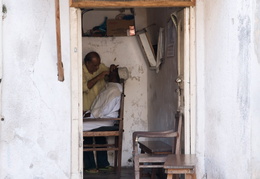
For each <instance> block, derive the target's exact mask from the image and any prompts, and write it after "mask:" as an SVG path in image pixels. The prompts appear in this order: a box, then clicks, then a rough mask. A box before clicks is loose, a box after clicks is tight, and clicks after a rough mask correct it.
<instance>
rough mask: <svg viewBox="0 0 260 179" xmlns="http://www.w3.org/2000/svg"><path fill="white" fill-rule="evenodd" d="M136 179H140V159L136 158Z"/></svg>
mask: <svg viewBox="0 0 260 179" xmlns="http://www.w3.org/2000/svg"><path fill="white" fill-rule="evenodd" d="M134 169H135V179H140V170H139V159H138V157H134Z"/></svg>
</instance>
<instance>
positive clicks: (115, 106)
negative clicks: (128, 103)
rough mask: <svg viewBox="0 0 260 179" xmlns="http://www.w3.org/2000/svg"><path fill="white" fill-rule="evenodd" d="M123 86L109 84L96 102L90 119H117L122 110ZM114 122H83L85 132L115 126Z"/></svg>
mask: <svg viewBox="0 0 260 179" xmlns="http://www.w3.org/2000/svg"><path fill="white" fill-rule="evenodd" d="M121 94H122V85H121V84H119V83H113V82H109V83H107V84H106V86H105V88H104V89H102V90H101V91H100V93H99V95H98V96H97V97H96V99H95V100H94V102H93V104H92V106H91V109H90V111H89V112H90V113H91V116H90V117H89V118H117V117H118V111H119V109H120V100H121ZM113 125H114V121H87V122H83V131H90V130H92V129H96V128H99V127H102V126H113Z"/></svg>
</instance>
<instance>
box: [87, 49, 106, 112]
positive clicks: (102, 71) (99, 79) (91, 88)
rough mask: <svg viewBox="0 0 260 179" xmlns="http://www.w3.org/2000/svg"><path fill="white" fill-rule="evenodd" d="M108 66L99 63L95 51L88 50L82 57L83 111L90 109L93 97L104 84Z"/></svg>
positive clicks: (99, 60) (98, 57)
mask: <svg viewBox="0 0 260 179" xmlns="http://www.w3.org/2000/svg"><path fill="white" fill-rule="evenodd" d="M108 74H109V68H108V67H107V66H105V65H104V64H103V63H101V59H100V56H99V54H98V53H97V52H94V51H92V52H89V53H88V54H87V55H86V56H85V58H84V64H83V69H82V78H83V80H82V86H83V111H87V110H89V109H90V107H91V105H92V103H93V101H94V99H95V98H96V96H97V95H98V94H99V92H100V90H101V89H103V88H104V86H105V84H106V83H105V76H106V75H108Z"/></svg>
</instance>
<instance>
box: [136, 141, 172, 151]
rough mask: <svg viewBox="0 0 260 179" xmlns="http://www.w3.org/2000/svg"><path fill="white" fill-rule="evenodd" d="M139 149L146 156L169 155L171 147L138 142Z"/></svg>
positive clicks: (161, 143)
mask: <svg viewBox="0 0 260 179" xmlns="http://www.w3.org/2000/svg"><path fill="white" fill-rule="evenodd" d="M138 144H139V148H140V149H141V150H142V151H143V152H145V153H148V154H171V153H172V146H170V145H169V144H166V143H165V142H162V141H159V140H156V141H139V142H138Z"/></svg>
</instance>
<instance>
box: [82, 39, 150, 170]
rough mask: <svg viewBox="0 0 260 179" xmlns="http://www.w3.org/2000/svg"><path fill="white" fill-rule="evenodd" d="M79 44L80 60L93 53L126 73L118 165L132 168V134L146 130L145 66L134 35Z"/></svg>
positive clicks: (89, 40)
mask: <svg viewBox="0 0 260 179" xmlns="http://www.w3.org/2000/svg"><path fill="white" fill-rule="evenodd" d="M82 44H83V54H84V55H83V57H84V56H85V54H87V53H88V52H90V51H96V52H98V53H99V54H100V56H101V61H102V62H103V63H104V64H106V65H107V66H109V65H110V64H117V65H119V66H121V67H124V66H125V67H127V68H128V70H129V74H130V78H129V79H128V80H127V81H126V84H125V94H126V97H125V111H124V135H123V154H122V165H123V166H132V162H131V161H132V160H131V158H132V133H133V131H136V130H147V66H146V62H145V61H144V59H143V55H142V52H141V50H140V47H139V45H138V42H137V39H136V37H135V36H133V37H115V38H114V37H85V38H83V41H82ZM110 155H112V153H110ZM112 159H113V158H112V157H109V160H110V163H113V160H112ZM128 159H130V162H129V161H128Z"/></svg>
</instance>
